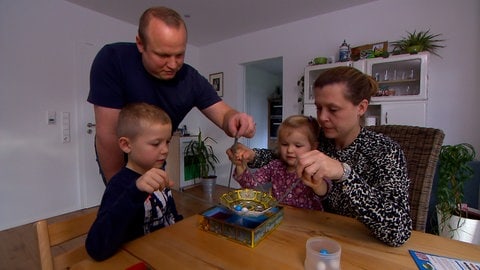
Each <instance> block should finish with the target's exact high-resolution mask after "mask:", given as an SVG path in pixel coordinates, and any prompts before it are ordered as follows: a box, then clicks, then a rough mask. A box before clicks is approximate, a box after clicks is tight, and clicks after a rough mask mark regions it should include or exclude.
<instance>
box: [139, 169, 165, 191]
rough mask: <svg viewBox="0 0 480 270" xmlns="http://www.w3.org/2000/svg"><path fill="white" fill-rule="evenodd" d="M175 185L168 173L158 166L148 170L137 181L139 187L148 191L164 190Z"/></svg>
mask: <svg viewBox="0 0 480 270" xmlns="http://www.w3.org/2000/svg"><path fill="white" fill-rule="evenodd" d="M173 185H174V183H173V181H172V180H170V179H169V178H168V175H167V173H166V172H165V171H164V170H162V169H157V168H152V169H150V170H148V171H147V172H146V173H145V174H143V175H142V176H140V178H138V179H137V181H136V186H137V188H138V189H139V190H141V191H145V192H147V193H153V192H154V191H155V190H163V189H165V188H166V187H171V186H173Z"/></svg>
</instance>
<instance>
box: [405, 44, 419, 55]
mask: <svg viewBox="0 0 480 270" xmlns="http://www.w3.org/2000/svg"><path fill="white" fill-rule="evenodd" d="M421 51H423V46H422V45H413V46H410V47H408V48H407V52H408V53H409V54H417V53H419V52H421Z"/></svg>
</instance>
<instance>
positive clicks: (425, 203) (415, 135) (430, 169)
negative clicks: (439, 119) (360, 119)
mask: <svg viewBox="0 0 480 270" xmlns="http://www.w3.org/2000/svg"><path fill="white" fill-rule="evenodd" d="M366 128H367V129H370V130H373V131H375V132H377V133H383V134H384V135H386V136H388V137H390V138H392V140H394V141H396V142H398V143H399V144H400V147H401V148H402V150H403V152H404V154H405V157H406V159H407V170H408V177H409V178H410V180H411V183H410V187H409V195H410V197H409V201H410V216H411V217H412V221H413V229H414V230H417V231H422V232H424V231H425V227H426V224H427V216H428V207H429V202H430V193H431V191H432V183H433V177H434V176H435V169H436V167H437V161H438V155H439V154H440V148H441V147H442V143H443V138H444V137H445V134H444V133H443V131H442V130H440V129H435V128H426V127H416V126H403V125H380V126H368V127H366Z"/></svg>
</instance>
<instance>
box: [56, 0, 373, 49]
mask: <svg viewBox="0 0 480 270" xmlns="http://www.w3.org/2000/svg"><path fill="white" fill-rule="evenodd" d="M65 1H68V2H71V3H74V4H77V5H79V6H83V7H85V8H88V9H91V10H94V11H97V12H99V13H102V14H105V15H108V16H111V17H114V18H117V19H120V20H122V21H126V22H129V23H132V24H134V25H138V19H139V17H140V15H141V14H142V12H143V11H144V10H145V9H147V8H149V7H151V6H160V5H161V6H168V7H170V8H173V9H175V10H176V11H177V12H178V13H180V15H182V16H184V18H185V21H186V24H187V28H188V43H189V44H191V45H194V46H198V47H201V46H205V45H208V44H210V43H215V42H219V41H222V40H226V39H229V38H233V37H235V36H240V35H243V34H247V33H251V32H255V31H259V30H262V29H267V28H271V27H274V26H278V25H282V24H287V23H291V22H294V21H298V20H302V19H305V18H309V17H314V16H317V15H321V14H325V13H329V12H333V11H336V10H341V9H345V8H349V7H353V6H356V5H361V4H365V3H368V2H372V1H375V0H296V1H292V0H236V1H235V0H230V1H229V0H65Z"/></svg>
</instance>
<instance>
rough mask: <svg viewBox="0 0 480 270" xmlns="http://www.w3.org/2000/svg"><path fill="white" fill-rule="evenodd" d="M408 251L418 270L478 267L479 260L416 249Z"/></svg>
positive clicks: (459, 269) (452, 269) (461, 269)
mask: <svg viewBox="0 0 480 270" xmlns="http://www.w3.org/2000/svg"><path fill="white" fill-rule="evenodd" d="M409 252H410V255H411V256H412V258H413V260H414V261H415V263H416V264H417V266H418V269H420V270H432V269H435V270H457V269H458V270H463V269H480V262H472V261H465V260H461V259H455V258H449V257H445V256H439V255H434V254H428V253H424V252H421V251H416V250H409Z"/></svg>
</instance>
